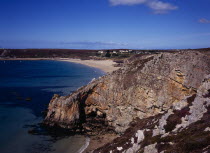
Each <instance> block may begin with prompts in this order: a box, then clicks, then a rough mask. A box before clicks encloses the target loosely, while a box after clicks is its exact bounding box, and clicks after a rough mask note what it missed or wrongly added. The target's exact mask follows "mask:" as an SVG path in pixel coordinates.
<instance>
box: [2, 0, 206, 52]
mask: <svg viewBox="0 0 210 153" xmlns="http://www.w3.org/2000/svg"><path fill="white" fill-rule="evenodd" d="M209 7H210V0H0V48H69V49H107V48H109V49H111V48H112V49H114V48H131V49H180V48H205V47H210V8H209Z"/></svg>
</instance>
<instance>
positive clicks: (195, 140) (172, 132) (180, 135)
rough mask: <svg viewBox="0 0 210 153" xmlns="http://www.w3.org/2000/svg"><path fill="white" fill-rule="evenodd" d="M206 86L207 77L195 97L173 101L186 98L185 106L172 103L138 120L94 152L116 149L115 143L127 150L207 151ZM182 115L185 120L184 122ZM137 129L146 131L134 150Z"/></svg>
mask: <svg viewBox="0 0 210 153" xmlns="http://www.w3.org/2000/svg"><path fill="white" fill-rule="evenodd" d="M209 89H210V76H207V78H206V79H204V82H203V83H202V85H201V86H200V87H199V88H198V90H197V91H198V92H197V94H196V96H195V95H192V96H191V97H189V96H187V97H186V98H185V99H183V100H181V101H180V102H178V103H176V106H181V104H180V103H183V101H188V104H187V105H186V106H184V107H182V108H181V109H180V107H174V106H172V107H171V108H170V109H169V111H167V112H165V113H163V114H159V115H155V116H153V117H149V118H145V119H137V120H136V121H135V122H133V123H132V124H131V125H130V128H129V129H127V130H126V131H125V133H124V134H123V135H122V136H120V137H118V138H116V139H115V140H113V142H110V143H108V144H106V145H105V146H103V147H101V148H98V149H97V150H96V152H101V153H105V152H108V151H109V149H107V148H110V149H111V150H112V152H115V151H116V146H118V145H120V146H122V147H123V149H122V152H127V150H129V151H130V152H132V153H135V152H148V153H149V152H196V153H197V152H209V151H210V148H209V146H210V130H209V126H210V107H209V106H210V101H209V100H210V97H207V96H203V95H206V93H208V91H209ZM202 97H203V98H202ZM189 99H190V100H189ZM185 104H186V103H185ZM171 112H173V113H171ZM183 118H185V122H183ZM163 121H164V122H163ZM138 130H141V131H145V132H144V139H143V140H142V141H139V142H136V143H135V148H138V150H137V151H133V150H132V149H133V146H132V145H133V142H134V140H133V135H135V131H138ZM165 131H167V133H165ZM130 140H131V141H130ZM122 144H124V145H122Z"/></svg>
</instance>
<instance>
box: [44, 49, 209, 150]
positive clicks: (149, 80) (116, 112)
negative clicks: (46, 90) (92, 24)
mask: <svg viewBox="0 0 210 153" xmlns="http://www.w3.org/2000/svg"><path fill="white" fill-rule="evenodd" d="M209 74H210V58H209V57H208V56H205V55H204V54H201V53H198V52H180V53H163V54H158V55H147V56H141V57H133V58H131V59H128V60H127V61H126V62H125V65H124V67H122V68H121V69H120V70H118V71H115V72H113V73H112V74H109V75H107V76H104V77H101V78H100V79H97V80H94V81H92V82H91V83H90V84H88V85H87V86H84V87H82V88H80V89H78V90H77V91H76V92H74V93H72V94H71V95H69V96H66V97H63V96H61V97H60V96H58V95H56V96H54V97H53V98H52V100H51V102H50V104H49V107H48V113H47V116H46V118H45V121H44V123H45V124H47V125H51V126H52V125H54V126H59V127H63V128H67V129H71V130H76V131H77V130H84V131H86V132H88V133H91V134H96V132H97V133H101V132H107V131H110V130H111V131H115V132H117V133H121V134H122V135H121V137H119V138H116V139H115V140H113V142H111V143H108V144H107V145H105V146H104V147H101V148H98V149H96V150H95V152H102V153H103V152H104V153H105V152H106V153H107V152H127V153H131V152H137V151H144V150H145V151H148V152H149V151H150V150H153V151H154V152H155V149H154V148H156V149H157V150H158V152H161V151H165V150H169V151H170V149H174V148H176V147H177V148H176V150H178V151H183V150H184V151H186V150H187V149H188V150H196V149H195V146H194V148H193V147H191V144H195V143H198V145H197V149H198V150H199V151H200V150H201V149H203V148H204V147H207V146H208V145H209V143H208V142H210V141H208V140H209V136H208V135H207V134H204V132H208V131H204V130H205V128H206V127H207V126H208V127H209V119H208V118H209V108H210V107H209V102H210V99H209V97H210V85H209V84H210V83H209V80H210V78H209ZM200 121H203V122H204V123H200ZM187 128H188V129H190V130H187V131H186V129H187ZM198 130H199V131H202V132H201V133H198ZM193 132H194V133H193ZM183 133H185V134H186V136H188V137H183ZM192 133H193V134H192ZM202 134H203V135H204V136H203V135H202ZM194 136H195V137H194ZM197 137H198V138H202V139H203V140H201V141H199V142H198V139H197ZM181 138H183V139H182V141H184V138H185V139H187V140H188V139H189V138H192V141H191V140H189V141H188V142H182V143H181V141H177V140H178V139H181ZM204 140H205V141H206V142H203V141H204ZM201 142H202V144H201ZM154 144H156V145H154ZM183 144H185V145H186V146H184V147H183V146H182V145H183ZM151 148H153V149H151ZM204 151H205V150H204Z"/></svg>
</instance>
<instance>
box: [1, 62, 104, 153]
mask: <svg viewBox="0 0 210 153" xmlns="http://www.w3.org/2000/svg"><path fill="white" fill-rule="evenodd" d="M0 69H1V71H0V152H1V153H14V152H15V153H75V152H77V151H78V150H79V149H80V148H81V147H82V146H83V145H84V144H85V141H86V138H85V137H84V136H81V135H72V136H66V137H60V136H59V135H56V134H53V135H50V134H46V133H45V134H30V133H29V132H28V131H29V130H31V129H33V127H38V128H40V127H39V126H38V125H39V124H38V123H40V122H41V121H42V120H43V115H42V113H41V112H42V111H44V110H45V109H46V108H47V105H48V103H49V101H50V99H51V97H52V96H53V94H60V95H67V94H70V93H71V92H73V91H75V90H76V89H77V88H79V87H81V86H83V85H85V84H87V83H88V82H90V81H91V80H92V79H93V78H98V77H99V76H101V75H103V74H104V72H102V71H100V70H98V69H95V68H90V67H87V66H84V65H80V64H74V63H69V62H60V61H0ZM41 130H42V129H41Z"/></svg>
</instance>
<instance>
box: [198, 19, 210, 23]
mask: <svg viewBox="0 0 210 153" xmlns="http://www.w3.org/2000/svg"><path fill="white" fill-rule="evenodd" d="M198 22H200V23H210V20H207V19H205V18H202V19H199V20H198Z"/></svg>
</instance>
